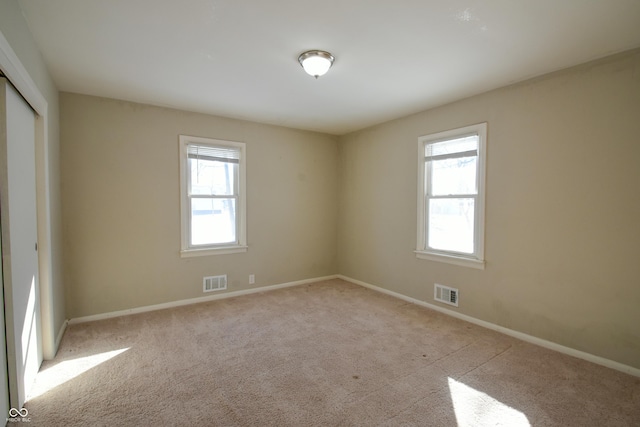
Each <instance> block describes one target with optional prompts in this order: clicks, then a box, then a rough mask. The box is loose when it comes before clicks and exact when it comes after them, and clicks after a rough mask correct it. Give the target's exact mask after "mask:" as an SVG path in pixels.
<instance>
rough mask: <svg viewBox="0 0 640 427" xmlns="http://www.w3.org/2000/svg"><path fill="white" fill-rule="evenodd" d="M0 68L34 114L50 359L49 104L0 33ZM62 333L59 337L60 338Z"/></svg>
mask: <svg viewBox="0 0 640 427" xmlns="http://www.w3.org/2000/svg"><path fill="white" fill-rule="evenodd" d="M0 69H1V70H2V72H3V73H4V75H5V77H6V78H7V80H9V81H10V82H11V84H12V85H13V86H14V87H15V88H16V90H17V91H18V92H19V93H20V95H22V97H23V98H24V99H25V101H27V103H28V104H29V105H30V106H31V108H33V110H34V111H35V112H36V113H37V114H36V120H35V144H36V146H35V148H36V159H35V160H36V215H37V222H38V269H39V271H40V318H41V322H42V337H41V339H42V355H43V357H44V359H46V360H50V359H53V357H54V356H55V354H56V350H57V345H58V342H57V341H58V340H57V339H56V338H57V337H56V331H55V319H54V312H53V270H52V254H51V198H50V197H51V196H50V187H49V185H50V184H49V132H48V129H49V126H48V123H49V114H48V108H49V104H48V102H47V100H46V98H45V97H44V96H43V95H42V92H40V89H38V86H37V85H36V84H35V82H34V81H33V79H32V78H31V76H30V75H29V72H28V71H27V70H26V68H24V66H23V65H22V62H21V61H20V59H19V58H18V56H17V55H16V53H15V52H14V51H13V48H12V47H11V45H10V44H9V42H8V41H7V39H6V38H5V37H4V34H2V32H1V31H0ZM61 337H62V334H60V337H59V338H61Z"/></svg>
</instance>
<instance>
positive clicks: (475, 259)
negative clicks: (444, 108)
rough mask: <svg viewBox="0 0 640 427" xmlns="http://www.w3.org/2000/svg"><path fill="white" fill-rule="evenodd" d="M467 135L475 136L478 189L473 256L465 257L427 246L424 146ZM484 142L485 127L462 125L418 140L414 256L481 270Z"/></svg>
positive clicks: (427, 216)
mask: <svg viewBox="0 0 640 427" xmlns="http://www.w3.org/2000/svg"><path fill="white" fill-rule="evenodd" d="M470 135H477V136H478V156H477V158H478V160H477V169H476V173H477V177H476V179H477V181H476V182H477V186H478V193H477V195H476V196H475V204H474V206H475V213H474V220H475V223H474V239H473V241H474V248H473V253H472V254H465V253H459V252H453V251H445V250H436V249H433V248H430V247H428V242H429V239H428V236H427V232H428V229H429V228H428V226H427V220H428V218H429V215H428V202H429V196H428V195H427V188H428V185H429V184H428V183H427V179H428V171H427V167H428V164H427V161H426V155H425V153H426V146H427V145H429V144H433V143H437V142H443V141H447V140H451V139H456V138H461V137H465V136H470ZM486 141H487V124H486V123H479V124H476V125H471V126H465V127H462V128H458V129H452V130H448V131H444V132H438V133H434V134H430V135H425V136H421V137H419V138H418V227H417V245H416V250H415V253H416V257H417V258H420V259H426V260H431V261H439V262H445V263H449V264H455V265H460V266H464V267H471V268H477V269H482V270H483V269H484V265H485V260H484V227H485V218H484V216H485V214H484V206H485V179H486V177H485V175H486V173H485V165H486Z"/></svg>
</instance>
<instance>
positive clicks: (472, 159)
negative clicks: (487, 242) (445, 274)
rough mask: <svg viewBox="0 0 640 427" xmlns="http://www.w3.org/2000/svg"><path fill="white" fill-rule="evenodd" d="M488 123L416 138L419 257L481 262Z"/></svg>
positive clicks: (480, 264) (480, 265)
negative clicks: (417, 154) (417, 156)
mask: <svg viewBox="0 0 640 427" xmlns="http://www.w3.org/2000/svg"><path fill="white" fill-rule="evenodd" d="M486 134H487V125H486V123H481V124H478V125H473V126H467V127H464V128H460V129H454V130H451V131H446V132H440V133H437V134H432V135H426V136H422V137H420V138H419V139H418V152H419V162H418V171H419V173H418V175H419V182H418V236H417V241H418V243H417V248H416V255H417V256H418V258H423V259H430V260H435V261H443V262H449V263H453V264H458V265H463V266H468V267H475V268H484V182H485V157H486V150H485V147H486Z"/></svg>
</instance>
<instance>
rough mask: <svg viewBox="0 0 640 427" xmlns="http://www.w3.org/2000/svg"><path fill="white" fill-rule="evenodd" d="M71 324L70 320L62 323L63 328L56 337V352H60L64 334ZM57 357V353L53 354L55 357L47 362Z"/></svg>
mask: <svg viewBox="0 0 640 427" xmlns="http://www.w3.org/2000/svg"><path fill="white" fill-rule="evenodd" d="M68 324H69V321H68V320H65V321H64V322H63V323H62V326H61V327H60V330H59V331H58V335H57V336H56V351H57V350H58V348H60V342H61V341H62V337H64V333H65V332H66V331H67V325H68ZM54 357H55V353H54V354H53V356H52V357H51V358H49V359H47V360H51V359H53V358H54Z"/></svg>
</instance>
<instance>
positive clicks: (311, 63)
mask: <svg viewBox="0 0 640 427" xmlns="http://www.w3.org/2000/svg"><path fill="white" fill-rule="evenodd" d="M333 60H334V58H333V55H331V54H330V53H329V52H325V51H323V50H308V51H306V52H304V53H302V54H300V56H299V57H298V62H299V63H300V65H302V68H304V71H305V72H306V73H307V74H309V75H310V76H313V77H315V78H316V79H317V78H318V77H320V76H323V75H325V74H326V73H327V71H329V68H331V65H332V64H333Z"/></svg>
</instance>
